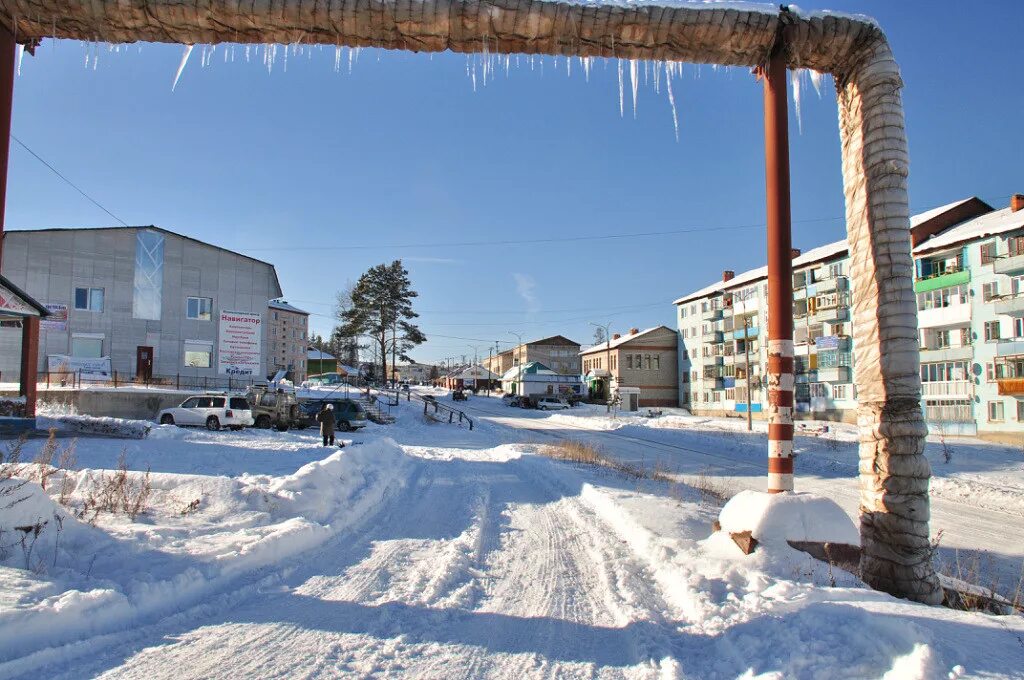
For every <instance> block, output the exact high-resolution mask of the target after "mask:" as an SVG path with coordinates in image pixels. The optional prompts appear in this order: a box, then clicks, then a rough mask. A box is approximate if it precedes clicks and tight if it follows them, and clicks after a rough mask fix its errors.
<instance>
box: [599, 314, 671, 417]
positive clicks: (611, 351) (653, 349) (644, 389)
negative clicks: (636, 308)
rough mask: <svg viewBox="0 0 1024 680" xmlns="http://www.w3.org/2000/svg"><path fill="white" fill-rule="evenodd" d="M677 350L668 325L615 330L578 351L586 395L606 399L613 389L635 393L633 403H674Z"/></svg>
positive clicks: (619, 391)
mask: <svg viewBox="0 0 1024 680" xmlns="http://www.w3.org/2000/svg"><path fill="white" fill-rule="evenodd" d="M677 351H678V335H677V333H676V332H675V331H674V330H673V329H671V328H669V327H668V326H655V327H653V328H647V329H645V330H642V331H641V330H640V329H638V328H630V329H629V333H627V334H626V335H620V334H618V333H616V334H614V335H612V337H611V340H609V341H607V342H602V343H601V344H599V345H594V346H593V347H588V348H587V349H585V350H583V351H582V352H580V359H581V362H582V367H583V373H584V380H585V381H586V384H587V392H588V395H589V396H590V397H591V398H593V399H598V400H602V401H606V400H607V399H608V398H609V397H611V396H614V395H615V394H616V392H618V393H620V396H621V394H626V393H628V394H638V395H639V396H638V397H636V399H637V406H675V405H676V404H677V403H678V402H679V366H678V362H677V360H676V355H677ZM626 387H629V388H635V390H624V388H626ZM636 390H638V391H636Z"/></svg>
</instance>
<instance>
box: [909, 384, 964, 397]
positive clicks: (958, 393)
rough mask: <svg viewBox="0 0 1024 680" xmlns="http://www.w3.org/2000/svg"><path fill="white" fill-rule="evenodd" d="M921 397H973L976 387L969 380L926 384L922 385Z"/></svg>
mask: <svg viewBox="0 0 1024 680" xmlns="http://www.w3.org/2000/svg"><path fill="white" fill-rule="evenodd" d="M921 395H922V396H925V397H958V398H965V397H972V396H974V385H973V384H971V382H970V381H968V380H951V381H946V382H926V383H922V384H921Z"/></svg>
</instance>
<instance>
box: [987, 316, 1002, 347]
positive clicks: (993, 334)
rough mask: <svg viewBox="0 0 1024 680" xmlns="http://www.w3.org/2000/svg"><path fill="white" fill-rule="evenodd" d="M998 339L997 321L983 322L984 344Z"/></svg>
mask: <svg viewBox="0 0 1024 680" xmlns="http://www.w3.org/2000/svg"><path fill="white" fill-rule="evenodd" d="M998 339H999V321H998V320H996V321H986V322H985V342H995V341H996V340H998Z"/></svg>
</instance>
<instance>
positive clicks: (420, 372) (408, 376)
mask: <svg viewBox="0 0 1024 680" xmlns="http://www.w3.org/2000/svg"><path fill="white" fill-rule="evenodd" d="M431 368H433V367H432V366H429V365H427V364H418V363H416V362H410V363H408V364H398V365H397V366H395V367H393V368H392V369H391V374H392V376H393V378H394V380H397V381H398V382H407V383H413V384H420V383H424V384H425V383H427V382H429V381H430V371H431Z"/></svg>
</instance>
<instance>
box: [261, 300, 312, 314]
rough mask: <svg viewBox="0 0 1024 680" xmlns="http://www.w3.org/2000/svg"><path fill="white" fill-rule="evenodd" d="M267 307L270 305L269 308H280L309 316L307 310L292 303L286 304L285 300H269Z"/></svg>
mask: <svg viewBox="0 0 1024 680" xmlns="http://www.w3.org/2000/svg"><path fill="white" fill-rule="evenodd" d="M267 307H270V308H271V309H280V310H283V311H285V312H294V313H296V314H305V315H306V316H309V312H307V311H305V310H302V309H299V308H298V307H295V306H294V305H290V304H288V301H287V300H271V301H270V302H268V303H267Z"/></svg>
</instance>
